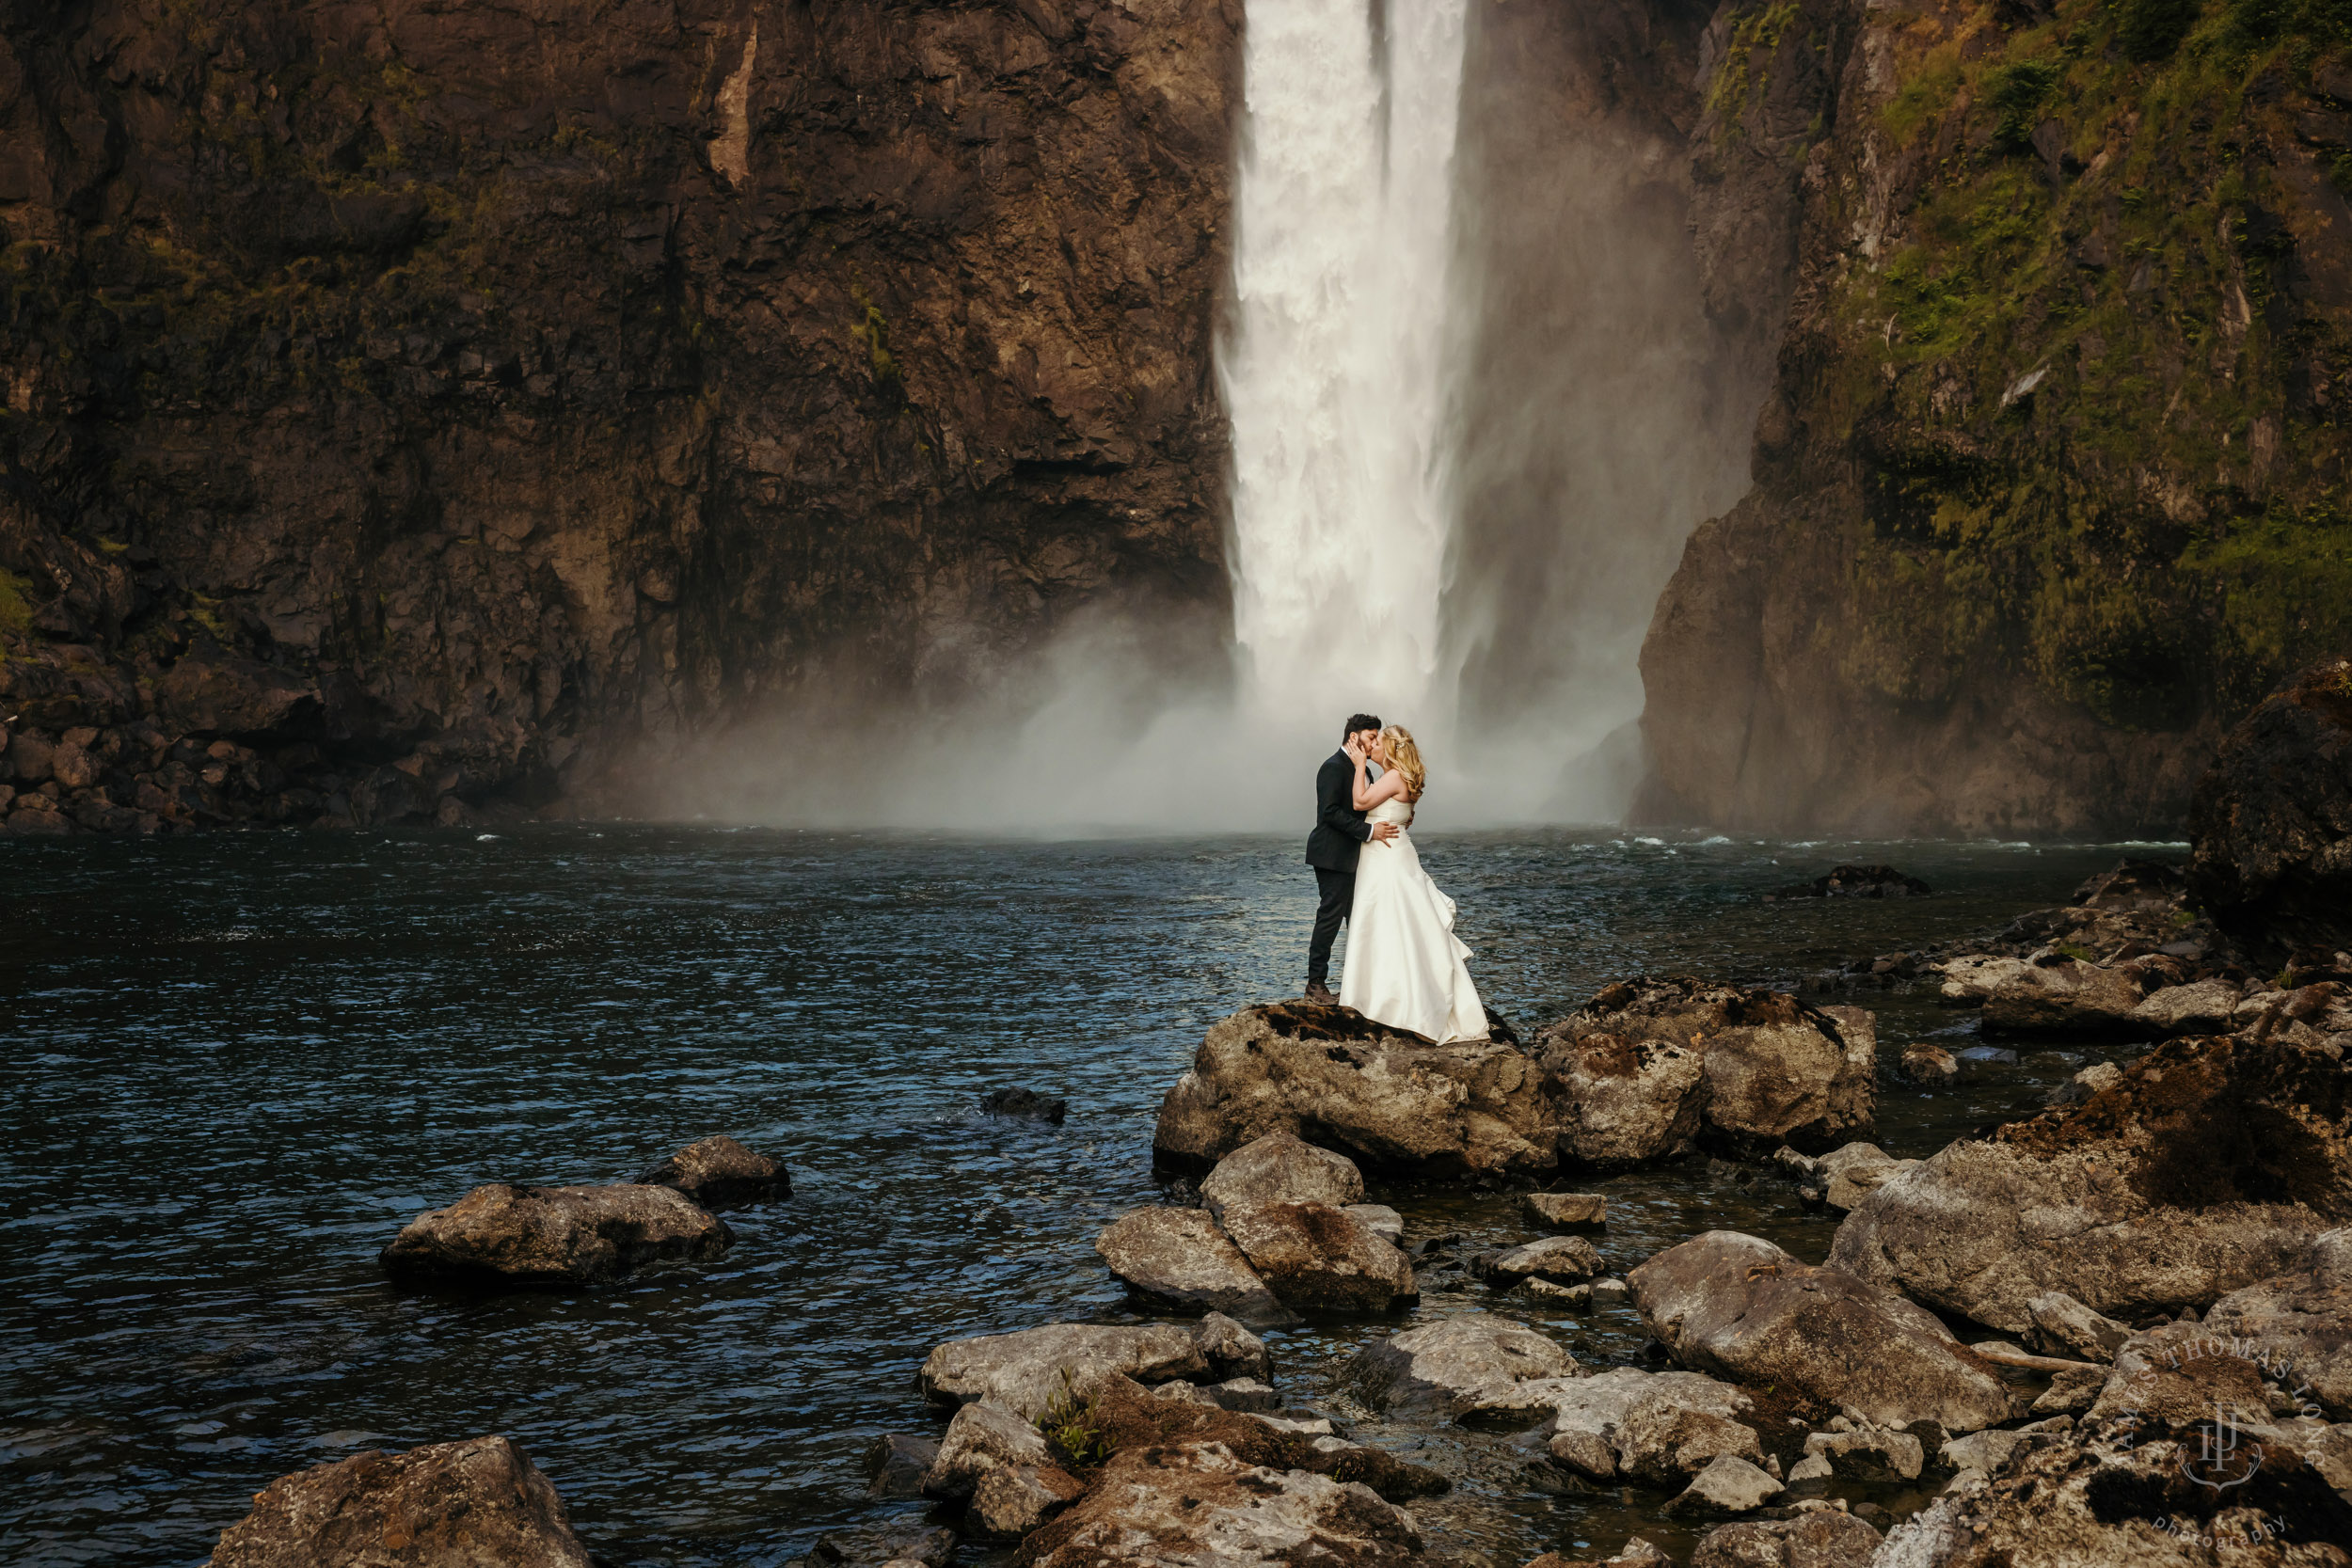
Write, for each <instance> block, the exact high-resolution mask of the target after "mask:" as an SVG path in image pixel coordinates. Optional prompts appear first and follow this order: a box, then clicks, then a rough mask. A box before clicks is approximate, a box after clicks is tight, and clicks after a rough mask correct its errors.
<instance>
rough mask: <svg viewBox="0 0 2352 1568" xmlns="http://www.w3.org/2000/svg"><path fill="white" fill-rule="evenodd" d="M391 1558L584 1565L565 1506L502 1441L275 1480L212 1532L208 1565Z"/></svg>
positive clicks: (278, 1565) (459, 1565) (464, 1565)
mask: <svg viewBox="0 0 2352 1568" xmlns="http://www.w3.org/2000/svg"><path fill="white" fill-rule="evenodd" d="M391 1554H396V1555H397V1557H398V1560H400V1561H402V1562H404V1563H416V1564H418V1565H419V1568H471V1565H472V1564H476V1563H483V1562H514V1563H530V1564H532V1568H589V1558H588V1553H587V1550H586V1548H584V1547H583V1546H581V1545H580V1539H579V1537H577V1536H575V1535H574V1534H573V1533H572V1528H571V1522H570V1521H569V1519H567V1518H566V1517H565V1515H564V1502H563V1499H562V1498H560V1497H557V1496H556V1495H555V1488H554V1487H553V1486H551V1485H549V1484H548V1478H547V1477H545V1476H543V1475H541V1474H540V1473H539V1471H538V1469H537V1467H536V1466H534V1465H532V1463H531V1460H530V1457H529V1456H528V1455H526V1454H525V1453H524V1452H523V1450H522V1449H520V1448H519V1447H517V1446H516V1445H515V1444H513V1443H511V1442H509V1441H507V1440H506V1439H505V1438H503V1437H475V1438H470V1439H468V1440H466V1441H464V1442H458V1443H432V1444H428V1445H426V1446H425V1447H423V1448H418V1449H409V1450H408V1451H407V1452H405V1453H392V1454H388V1453H380V1452H374V1451H370V1452H367V1453H361V1454H354V1455H353V1456H352V1457H351V1458H349V1459H345V1460H341V1461H338V1462H337V1463H335V1464H332V1465H319V1466H317V1467H316V1468H314V1469H310V1470H304V1471H302V1472H300V1473H299V1474H297V1475H291V1476H280V1477H279V1478H278V1480H276V1481H271V1482H270V1483H269V1485H268V1486H266V1487H264V1488H262V1491H261V1492H259V1493H258V1494H256V1495H255V1497H254V1498H253V1512H252V1513H248V1514H246V1516H245V1518H244V1519H243V1520H241V1521H240V1522H238V1523H237V1524H234V1525H231V1526H230V1528H228V1529H226V1530H224V1531H223V1532H222V1533H221V1537H220V1544H219V1545H218V1546H217V1547H215V1549H214V1552H213V1558H212V1568H287V1565H289V1564H303V1565H317V1568H339V1565H342V1564H354V1565H356V1564H360V1563H373V1562H377V1561H389V1560H391Z"/></svg>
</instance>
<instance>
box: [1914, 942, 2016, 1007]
mask: <svg viewBox="0 0 2352 1568" xmlns="http://www.w3.org/2000/svg"><path fill="white" fill-rule="evenodd" d="M2032 967H2033V966H2032V965H2031V964H2029V963H2027V962H2026V960H2025V959H2023V958H2008V957H2003V956H2000V955H1996V954H1966V955H1963V956H1962V957H1959V958H1946V959H1945V960H1943V961H1942V962H1941V963H1934V964H1930V965H1929V966H1928V968H1929V969H1930V971H1931V973H1933V974H1939V975H1941V976H1942V977H1943V979H1942V983H1941V985H1940V986H1939V987H1938V988H1937V997H1938V1000H1940V1001H1941V1002H1943V1004H1944V1005H1945V1006H1947V1007H1981V1006H1984V1004H1985V1001H1986V999H1987V998H1988V997H1990V996H1991V995H1992V994H1993V993H1994V991H1996V990H2000V989H2001V987H2003V986H2004V985H2006V984H2008V983H2009V982H2010V981H2011V980H2013V979H2015V978H2017V976H2019V975H2020V974H2024V973H2025V972H2026V970H2028V969H2030V968H2032Z"/></svg>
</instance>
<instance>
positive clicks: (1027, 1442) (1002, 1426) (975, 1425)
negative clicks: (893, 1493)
mask: <svg viewBox="0 0 2352 1568" xmlns="http://www.w3.org/2000/svg"><path fill="white" fill-rule="evenodd" d="M938 1447H939V1452H938V1455H937V1456H936V1457H935V1458H934V1459H933V1460H932V1461H931V1463H930V1466H929V1467H928V1468H927V1469H926V1470H925V1471H924V1474H923V1484H922V1490H923V1491H924V1492H925V1493H926V1494H927V1495H929V1496H930V1497H951V1498H952V1497H971V1496H972V1495H973V1493H974V1492H975V1491H977V1489H978V1487H979V1484H980V1481H982V1479H983V1478H985V1477H987V1476H988V1475H990V1474H992V1473H993V1472H995V1471H998V1470H1011V1471H1020V1470H1032V1471H1035V1470H1046V1469H1053V1468H1055V1467H1056V1465H1055V1457H1054V1452H1053V1449H1051V1447H1049V1446H1048V1445H1047V1443H1046V1441H1045V1437H1044V1434H1043V1433H1041V1432H1039V1431H1038V1429H1037V1427H1036V1426H1035V1425H1034V1424H1033V1423H1032V1422H1031V1421H1029V1420H1028V1419H1027V1418H1024V1417H1022V1416H1020V1415H1018V1414H1016V1413H1014V1412H1013V1411H1011V1410H1009V1409H1007V1408H1006V1407H1005V1406H1003V1405H1001V1404H998V1403H997V1402H995V1401H993V1400H985V1399H983V1400H975V1401H974V1402H971V1403H970V1404H967V1405H964V1406H963V1407H962V1408H961V1409H959V1410H958V1411H957V1412H956V1414H955V1417H954V1418H953V1419H952V1420H950V1421H949V1422H948V1423H947V1433H946V1436H944V1437H942V1438H941V1439H940V1441H939V1445H938ZM1016 1499H1017V1494H1016V1495H1015V1497H1013V1498H1009V1500H1016Z"/></svg>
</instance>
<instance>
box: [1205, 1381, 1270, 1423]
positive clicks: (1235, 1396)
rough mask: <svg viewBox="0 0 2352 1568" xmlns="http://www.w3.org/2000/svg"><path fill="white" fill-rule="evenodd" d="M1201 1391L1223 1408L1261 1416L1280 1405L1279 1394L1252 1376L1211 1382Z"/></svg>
mask: <svg viewBox="0 0 2352 1568" xmlns="http://www.w3.org/2000/svg"><path fill="white" fill-rule="evenodd" d="M1201 1392H1202V1393H1204V1394H1206V1395H1208V1397H1209V1400H1210V1402H1211V1403H1213V1404H1216V1406H1218V1407H1219V1408H1220V1409H1225V1410H1240V1411H1246V1412H1248V1413H1249V1414H1251V1415H1258V1416H1263V1415H1267V1414H1269V1413H1271V1412H1273V1411H1276V1410H1279V1409H1280V1408H1281V1407H1282V1399H1281V1396H1280V1395H1279V1394H1277V1393H1276V1392H1275V1391H1274V1390H1273V1388H1271V1387H1270V1386H1267V1385H1266V1384H1264V1383H1262V1382H1260V1381H1259V1380H1258V1379H1256V1378H1254V1377H1236V1378H1229V1379H1227V1380H1226V1381H1225V1382H1223V1383H1212V1384H1210V1385H1209V1386H1207V1387H1206V1388H1203V1389H1202V1390H1201Z"/></svg>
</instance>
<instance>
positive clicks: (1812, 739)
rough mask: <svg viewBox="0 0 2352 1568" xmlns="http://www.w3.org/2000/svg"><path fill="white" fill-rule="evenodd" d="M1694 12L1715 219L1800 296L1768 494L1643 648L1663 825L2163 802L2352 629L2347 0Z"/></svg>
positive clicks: (2170, 819) (1737, 264) (2073, 1)
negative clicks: (1704, 27) (1707, 19)
mask: <svg viewBox="0 0 2352 1568" xmlns="http://www.w3.org/2000/svg"><path fill="white" fill-rule="evenodd" d="M1709 36H1710V39H1714V40H1721V42H1722V45H1723V52H1722V53H1721V55H1718V56H1716V57H1715V58H1713V59H1711V60H1710V61H1709V70H1710V86H1709V87H1708V102H1709V105H1710V115H1711V117H1712V123H1711V125H1710V127H1709V128H1708V130H1707V131H1706V132H1705V133H1703V137H1702V139H1703V141H1704V142H1705V144H1706V145H1705V146H1704V147H1703V148H1702V151H1701V166H1702V167H1703V168H1704V167H1708V166H1709V164H1710V160H1711V161H1712V166H1713V167H1715V168H1718V169H1723V170H1726V171H1736V170H1739V169H1745V170H1746V173H1745V174H1744V175H1743V176H1740V177H1737V178H1733V179H1731V180H1728V181H1726V182H1720V183H1718V184H1717V185H1716V187H1715V189H1716V190H1717V191H1718V192H1720V193H1721V195H1720V197H1719V198H1717V199H1716V200H1715V201H1714V203H1713V205H1712V207H1711V209H1710V210H1708V211H1707V212H1703V213H1702V216H1701V219H1700V223H1699V234H1700V239H1701V244H1702V249H1703V250H1704V251H1706V252H1707V253H1708V260H1709V261H1710V264H1711V265H1712V267H1713V269H1714V271H1713V277H1714V278H1715V279H1718V280H1724V281H1726V282H1728V283H1730V284H1738V283H1740V280H1741V278H1742V277H1746V278H1747V279H1748V281H1749V282H1750V283H1751V284H1752V283H1753V282H1754V281H1755V279H1754V277H1752V273H1753V268H1754V266H1755V265H1756V260H1757V259H1758V258H1762V259H1763V261H1765V262H1766V263H1767V264H1771V263H1772V259H1773V257H1774V255H1775V253H1776V247H1777V246H1778V245H1779V244H1780V240H1779V236H1780V235H1781V234H1782V233H1784V232H1788V233H1792V234H1793V235H1794V236H1795V245H1794V246H1793V251H1794V260H1795V262H1796V272H1795V292H1794V296H1793V304H1792V305H1791V306H1790V308H1789V313H1788V323H1787V327H1786V331H1785V334H1784V336H1783V339H1782V342H1781V348H1780V358H1779V370H1778V376H1777V381H1776V384H1775V386H1774V389H1773V391H1772V394H1771V396H1770V397H1769V398H1768V399H1767V401H1766V404H1765V407H1764V411H1763V415H1762V417H1761V419H1760V420H1758V422H1757V427H1756V449H1755V465H1756V467H1755V473H1756V489H1755V490H1754V491H1753V492H1752V493H1751V494H1750V495H1749V496H1748V498H1747V499H1745V500H1743V501H1742V502H1741V503H1740V505H1739V506H1738V507H1737V508H1735V509H1734V510H1733V511H1732V512H1731V513H1730V514H1729V515H1726V516H1724V517H1723V518H1721V519H1719V520H1717V521H1714V522H1711V523H1708V524H1707V525H1705V526H1704V527H1702V528H1701V529H1700V530H1699V531H1697V533H1696V534H1695V535H1694V536H1693V537H1692V540H1691V542H1690V545H1689V546H1688V547H1687V549H1686V550H1685V552H1684V555H1683V559H1682V562H1681V565H1680V567H1679V569H1678V570H1677V573H1676V575H1675V578H1674V580H1673V582H1672V584H1671V586H1670V587H1669V588H1668V590H1667V592H1666V594H1665V595H1664V596H1663V598H1662V599H1661V602H1660V604H1659V606H1658V610H1657V614H1656V617H1655V619H1654V621H1653V624H1652V626H1651V628H1650V633H1649V637H1648V639H1647V641H1646V643H1645V648H1644V653H1643V673H1644V677H1645V686H1646V690H1647V709H1646V713H1645V721H1644V722H1645V737H1646V739H1647V741H1648V744H1649V747H1650V750H1651V753H1652V757H1653V772H1652V778H1651V783H1650V786H1649V788H1648V790H1647V792H1646V799H1645V801H1644V805H1643V810H1644V813H1645V815H1646V816H1651V817H1653V818H1661V819H1668V818H1671V819H1681V820H1688V821H1695V822H1708V823H1713V824H1716V825H1719V826H1723V827H1726V828H1733V827H1738V828H1749V829H1761V830H1788V831H1800V830H1802V831H1824V832H1920V831H1938V830H1947V831H1960V832H1980V831H1991V832H2010V831H2023V830H2027V829H2033V830H2045V831H2046V830H2057V831H2099V832H2132V831H2144V830H2154V831H2160V832H2177V831H2178V830H2179V827H2180V825H2181V823H2182V822H2183V820H2184V819H2185V816H2186V810H2187V804H2188V796H2189V791H2190V787H2191V785H2192V784H2194V782H2195V778H2196V775H2197V773H2198V771H2199V770H2200V769H2201V767H2202V766H2203V764H2204V762H2205V761H2206V759H2207V758H2208V757H2210V755H2211V754H2212V752H2213V751H2214V748H2215V746H2216V745H2217V741H2218V738H2219V735H2220V733H2221V729H2222V727H2223V726H2224V725H2225V724H2227V723H2228V722H2229V721H2232V720H2233V719H2234V718H2235V717H2236V716H2237V715H2239V714H2241V713H2243V712H2244V711H2246V709H2248V708H2249V707H2250V706H2251V705H2252V704H2253V703H2254V702H2255V701H2256V700H2257V699H2258V698H2260V697H2261V695H2262V694H2263V692H2264V691H2265V690H2266V689H2268V688H2269V687H2270V686H2271V685H2273V684H2274V683H2275V682H2276V681H2277V680H2278V679H2279V678H2280V676H2282V675H2283V674H2285V673H2287V672H2289V671H2291V670H2293V669H2294V668H2296V666H2297V665H2298V664H2300V663H2303V662H2306V661H2308V660H2309V659H2311V658H2312V657H2317V656H2319V655H2321V654H2324V653H2328V652H2330V651H2334V648H2335V646H2337V645H2340V644H2341V643H2342V641H2343V640H2344V637H2345V635H2346V632H2345V627H2346V626H2352V511H2348V510H2347V502H2346V498H2345V489H2344V485H2345V478H2346V476H2345V470H2344V463H2345V457H2346V454H2347V451H2352V446H2348V445H2347V442H2346V439H2345V431H2344V421H2345V419H2346V413H2347V401H2348V400H2352V382H2348V381H2347V379H2346V377H2347V372H2352V210H2347V207H2346V202H2345V192H2346V190H2347V189H2352V9H2348V8H2346V7H2344V5H2342V4H2340V3H2338V0H2291V3H2290V0H2280V3H2275V4H2274V3H2267V0H2210V3H2205V4H2199V3H2197V0H2121V3H2117V4H2109V3H2106V0H1997V3H1994V4H1975V3H1968V0H1871V3H1869V4H1867V5H1865V4H1862V3H1860V0H1775V3H1772V4H1754V3H1744V4H1733V5H1728V6H1726V7H1725V8H1724V15H1722V16H1720V17H1719V18H1718V20H1717V24H1716V26H1715V28H1714V29H1713V30H1712V31H1711V32H1710V35H1709ZM1808 111H1810V112H1808ZM1759 115H1760V116H1761V117H1762V119H1763V122H1764V123H1763V127H1762V128H1763V131H1764V134H1763V135H1758V134H1757V133H1758V128H1759V127H1758V117H1759ZM1774 170H1777V171H1780V175H1781V177H1783V178H1785V179H1786V180H1787V182H1788V184H1789V186H1791V187H1793V190H1794V194H1795V204H1794V205H1793V206H1784V207H1779V208H1775V206H1774V197H1773V188H1772V179H1773V178H1774V174H1773V171H1774ZM1784 214H1786V215H1784ZM1791 216H1792V217H1793V218H1794V219H1795V222H1794V223H1793V225H1789V224H1788V221H1787V220H1788V217H1791ZM1784 226H1786V227H1784ZM1715 289H1716V284H1714V283H1712V282H1711V283H1710V291H1714V290H1715ZM1722 292H1723V293H1724V297H1725V299H1726V300H1727V299H1728V298H1729V297H1730V295H1731V294H1733V293H1737V292H1738V291H1737V289H1725V290H1724V291H1722Z"/></svg>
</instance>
